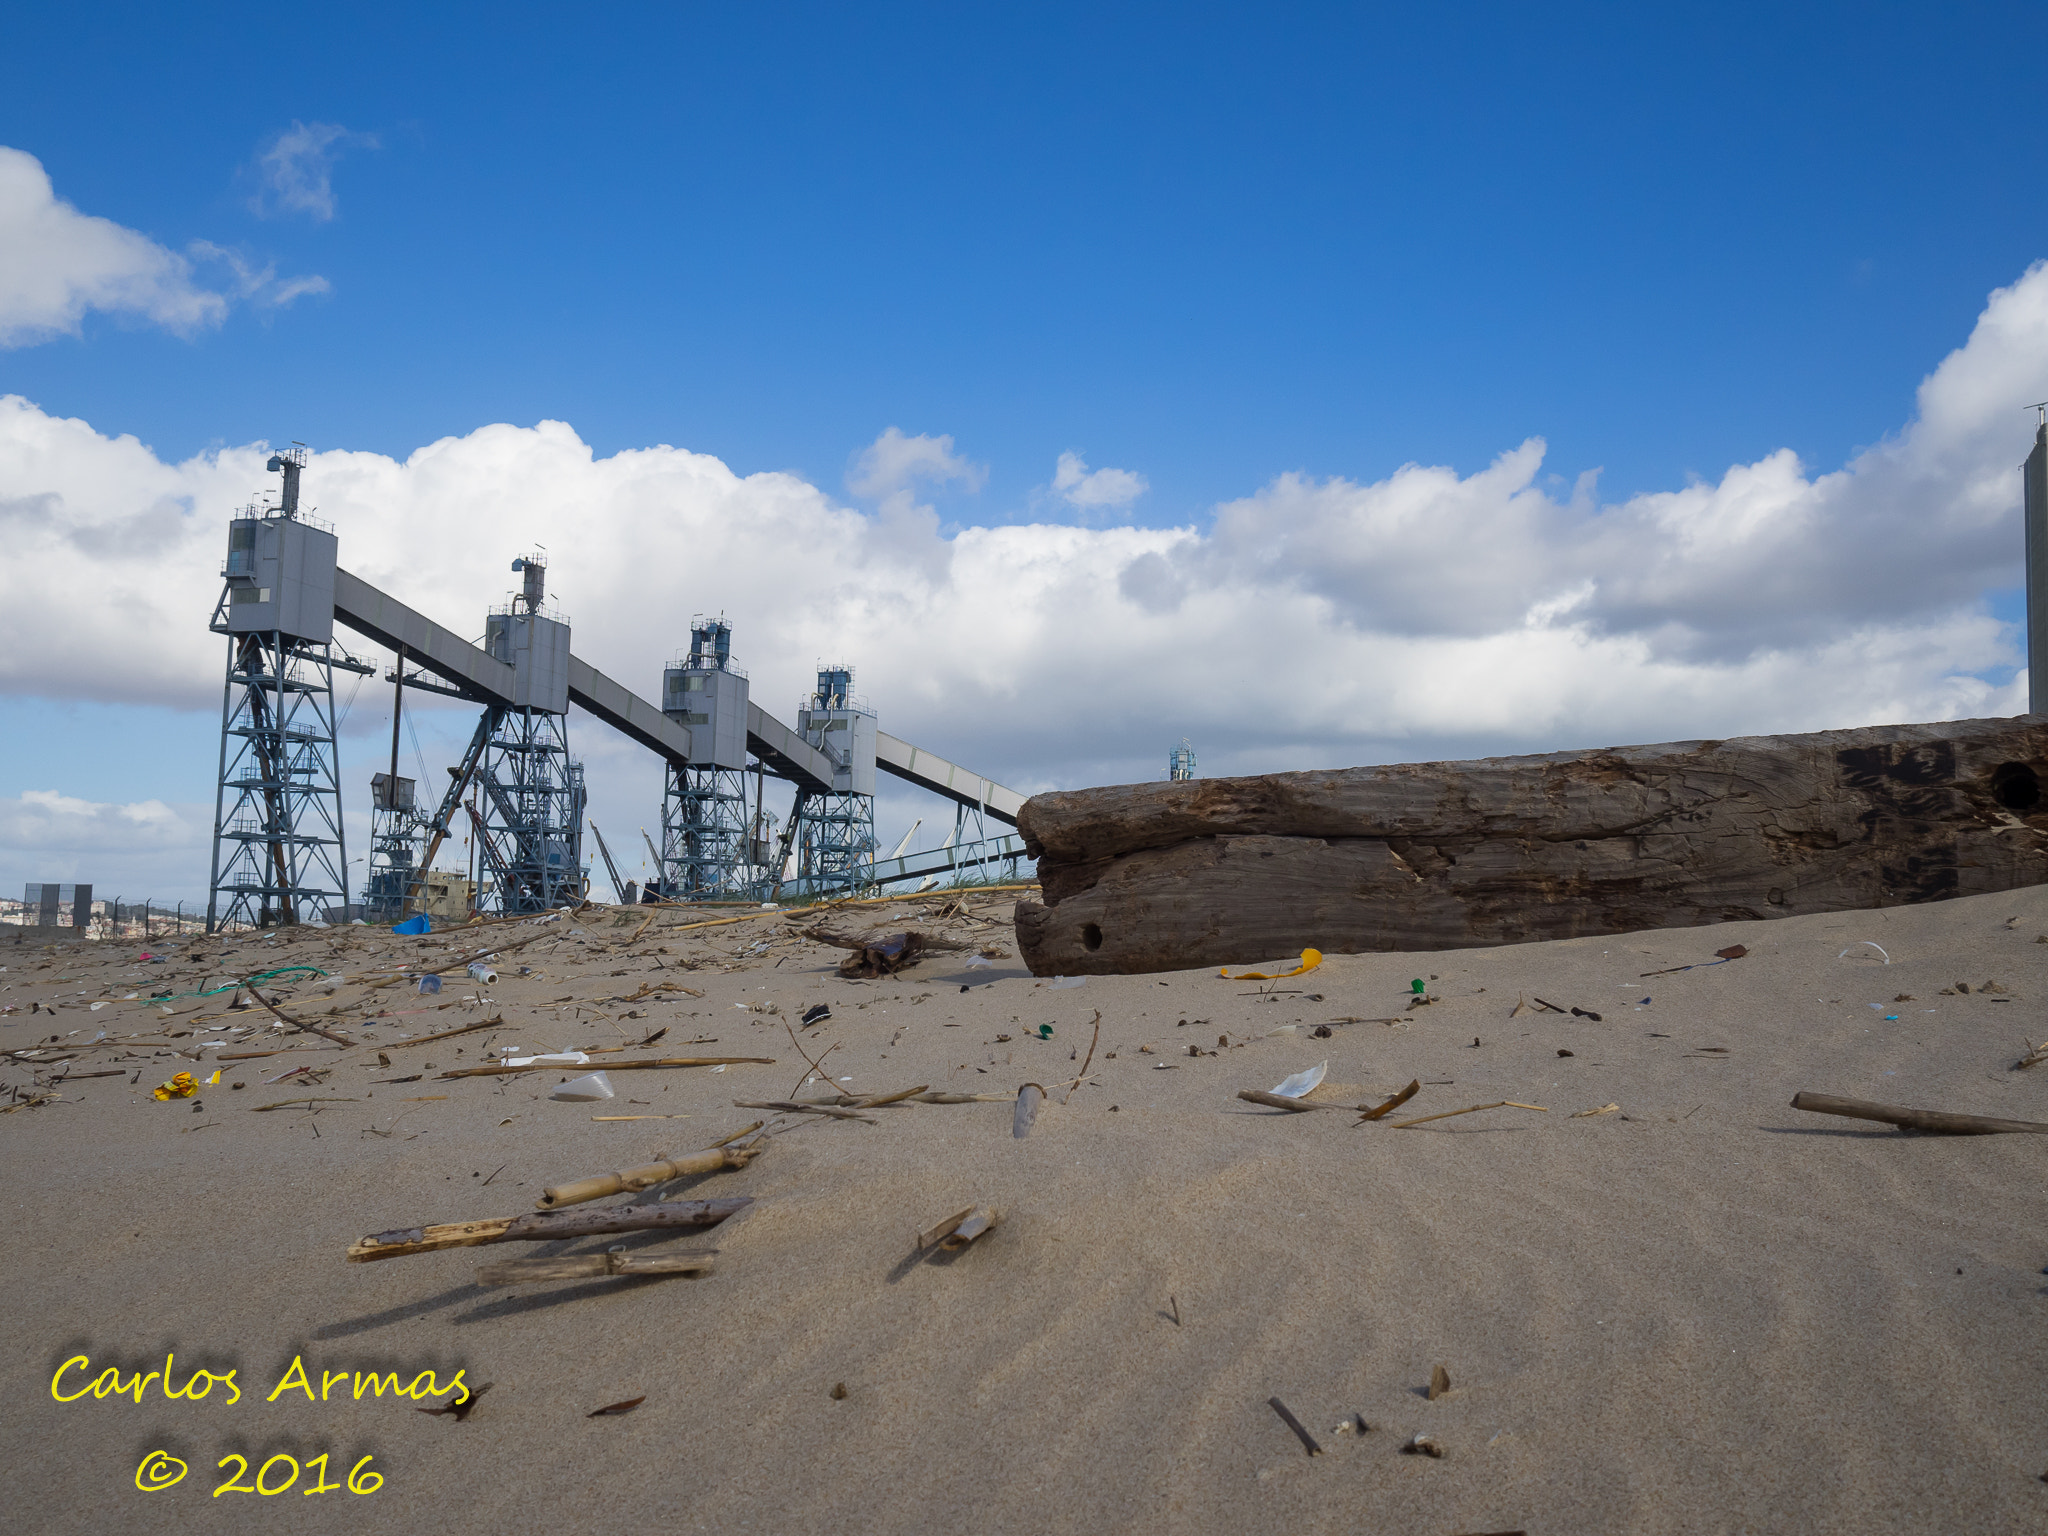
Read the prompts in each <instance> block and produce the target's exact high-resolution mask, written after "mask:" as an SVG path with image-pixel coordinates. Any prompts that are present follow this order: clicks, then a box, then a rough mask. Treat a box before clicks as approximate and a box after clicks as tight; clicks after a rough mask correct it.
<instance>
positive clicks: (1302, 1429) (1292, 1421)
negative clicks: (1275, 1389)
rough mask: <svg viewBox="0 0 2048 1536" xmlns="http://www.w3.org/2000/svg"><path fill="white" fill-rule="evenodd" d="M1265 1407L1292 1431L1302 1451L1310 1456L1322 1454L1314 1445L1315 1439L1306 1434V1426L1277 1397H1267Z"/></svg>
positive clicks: (1321, 1450)
mask: <svg viewBox="0 0 2048 1536" xmlns="http://www.w3.org/2000/svg"><path fill="white" fill-rule="evenodd" d="M1266 1405H1267V1406H1268V1407H1269V1408H1271V1409H1272V1410H1273V1411H1274V1412H1275V1413H1277V1414H1279V1415H1280V1422H1281V1423H1282V1424H1285V1425H1286V1426H1287V1427H1288V1428H1289V1429H1291V1430H1293V1431H1294V1438H1295V1439H1297V1440H1299V1441H1300V1442H1301V1444H1302V1449H1304V1450H1305V1451H1307V1452H1308V1454H1309V1455H1311V1456H1320V1455H1322V1454H1323V1448H1322V1447H1321V1446H1320V1445H1317V1444H1316V1437H1315V1436H1314V1435H1312V1434H1310V1433H1309V1432H1308V1428H1307V1426H1306V1425H1304V1424H1303V1423H1302V1422H1301V1420H1299V1419H1297V1418H1296V1417H1295V1416H1294V1414H1293V1413H1292V1412H1291V1411H1290V1410H1289V1409H1288V1407H1287V1405H1286V1404H1285V1403H1283V1402H1281V1401H1280V1399H1279V1398H1277V1397H1269V1398H1267V1399H1266Z"/></svg>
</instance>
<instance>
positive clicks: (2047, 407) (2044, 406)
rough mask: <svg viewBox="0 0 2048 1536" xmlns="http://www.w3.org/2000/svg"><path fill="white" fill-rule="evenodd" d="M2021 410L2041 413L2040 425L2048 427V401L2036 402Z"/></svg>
mask: <svg viewBox="0 0 2048 1536" xmlns="http://www.w3.org/2000/svg"><path fill="white" fill-rule="evenodd" d="M2021 409H2022V410H2028V411H2039V412H2040V413H2041V425H2042V426H2044V427H2048V400H2036V401H2035V402H2034V403H2033V404H2032V405H2028V406H2022V407H2021Z"/></svg>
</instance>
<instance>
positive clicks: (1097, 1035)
mask: <svg viewBox="0 0 2048 1536" xmlns="http://www.w3.org/2000/svg"><path fill="white" fill-rule="evenodd" d="M1101 1038H1102V1010H1101V1009H1100V1008H1097V1009H1096V1010H1095V1032H1094V1033H1093V1034H1091V1035H1090V1036H1089V1037H1088V1054H1087V1055H1086V1056H1084V1057H1082V1058H1081V1073H1080V1076H1079V1077H1076V1078H1075V1079H1074V1080H1073V1081H1072V1082H1071V1083H1069V1084H1067V1091H1066V1093H1065V1094H1064V1095H1063V1096H1062V1097H1061V1099H1060V1102H1061V1103H1062V1104H1064V1103H1066V1102H1067V1100H1068V1099H1071V1098H1072V1097H1073V1096H1074V1090H1075V1089H1076V1088H1078V1087H1080V1086H1081V1079H1082V1078H1085V1077H1086V1076H1087V1075H1088V1064H1089V1063H1090V1062H1092V1061H1093V1060H1094V1059H1095V1042H1096V1041H1098V1040H1100V1039H1101Z"/></svg>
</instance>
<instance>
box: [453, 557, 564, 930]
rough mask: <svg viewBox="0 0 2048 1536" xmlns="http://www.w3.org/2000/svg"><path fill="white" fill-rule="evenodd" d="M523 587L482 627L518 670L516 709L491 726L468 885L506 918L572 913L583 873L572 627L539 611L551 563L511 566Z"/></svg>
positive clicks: (490, 714)
mask: <svg viewBox="0 0 2048 1536" xmlns="http://www.w3.org/2000/svg"><path fill="white" fill-rule="evenodd" d="M512 569H513V571H514V572H517V573H521V574H523V576H524V578H525V579H524V582H523V584H522V587H521V590H520V591H519V592H518V594H517V595H515V596H514V597H513V599H512V601H511V602H510V603H508V604H507V605H506V606H505V607H504V608H502V609H499V610H497V611H496V612H494V613H492V614H490V615H489V616H488V617H486V619H485V620H484V650H485V651H486V652H487V653H488V654H489V655H490V656H492V657H494V658H495V659H496V660H498V661H501V662H504V663H505V664H506V665H508V666H510V667H511V668H512V691H511V704H510V705H509V706H508V707H503V708H496V707H494V708H492V709H490V710H487V711H486V712H485V715H486V720H487V721H490V722H491V725H490V730H489V733H488V736H487V739H486V740H485V742H484V746H483V751H482V754H481V756H480V757H479V759H478V761H477V764H476V769H475V779H476V790H477V794H476V803H475V804H474V805H473V806H472V807H471V810H470V819H471V822H472V824H473V825H474V826H475V829H476V839H475V843H474V845H473V864H472V868H471V878H472V879H473V880H475V882H476V889H477V890H478V891H479V892H480V893H482V892H484V891H485V889H486V883H487V882H488V897H487V898H483V897H480V899H479V901H478V906H479V907H480V908H481V907H485V906H489V907H491V908H493V909H495V910H496V911H499V912H502V913H505V914H507V915H510V914H512V913H518V912H545V911H546V910H548V909H549V908H550V907H560V906H573V905H574V904H575V903H577V902H579V901H581V900H582V899H583V894H584V891H585V889H586V888H587V884H588V882H587V879H586V871H585V870H584V868H583V807H584V804H585V802H586V800H587V798H588V797H587V796H586V794H585V792H584V787H583V765H582V764H581V763H579V762H577V761H576V760H575V759H573V758H571V757H570V756H569V735H568V714H569V661H570V657H569V626H568V624H567V622H566V621H564V620H563V619H561V618H559V617H557V616H552V615H549V614H547V613H545V612H543V607H544V605H545V603H546V599H547V562H546V561H545V560H544V559H543V558H542V557H541V556H540V555H539V554H537V553H536V554H531V555H522V556H520V558H518V559H517V560H514V561H513V562H512Z"/></svg>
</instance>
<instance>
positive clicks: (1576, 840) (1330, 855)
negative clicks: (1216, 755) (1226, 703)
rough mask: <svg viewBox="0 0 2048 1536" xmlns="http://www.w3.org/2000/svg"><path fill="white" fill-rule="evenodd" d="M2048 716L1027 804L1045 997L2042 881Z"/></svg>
mask: <svg viewBox="0 0 2048 1536" xmlns="http://www.w3.org/2000/svg"><path fill="white" fill-rule="evenodd" d="M2044 785H2048V716H2042V715H2021V716H2018V717H2015V718H2012V719H1999V720H1957V721H1949V722H1945V723H1942V724H1936V725H1901V726H1875V727H1870V728H1867V729H1862V730H1853V731H1819V732H1814V733H1812V734H1809V735H1801V736H1750V737H1742V738H1739V739H1735V740H1730V741H1687V742H1676V743H1671V744H1668V745H1664V746H1648V747H1612V748H1606V749H1602V750H1598V751H1590V752H1558V753H1551V754H1549V755H1546V756H1541V757H1498V758H1483V759H1480V760H1478V761H1474V762H1461V763H1408V764H1400V765H1396V766H1389V767H1379V768H1346V769H1337V770H1330V771H1323V772H1313V773H1277V774H1267V775H1264V776H1261V777H1258V778H1240V779H1206V780H1205V779H1195V780H1186V781H1182V782H1178V783H1163V784H1129V785H1122V786H1117V787H1112V788H1106V789H1087V790H1073V791H1068V792H1064V793H1059V794H1046V795H1035V796H1033V797H1032V798H1031V799H1030V800H1027V801H1026V802H1025V804H1024V808H1023V811H1022V813H1021V814H1020V815H1019V817H1018V827H1019V829H1020V830H1021V831H1022V832H1023V834H1024V838H1025V845H1026V850H1027V851H1028V852H1029V853H1030V854H1031V855H1032V856H1033V857H1034V858H1036V859H1037V860H1038V861H1039V862H1038V876H1039V882H1040V884H1041V885H1042V887H1043V892H1044V901H1043V904H1040V903H1038V902H1034V901H1028V900H1027V901H1021V902H1019V903H1018V905H1017V938H1018V944H1019V948H1020V950H1021V951H1022V954H1023V958H1024V960H1025V962H1026V964H1028V965H1029V966H1030V967H1031V969H1032V971H1033V972H1034V973H1035V974H1037V975H1041V976H1050V975H1069V976H1071V975H1081V974H1085V973H1095V974H1121V973H1128V972H1139V971H1165V970H1179V969H1184V968H1187V967H1191V966H1206V965H1225V964H1237V963H1246V962H1256V961H1260V960H1269V959H1272V958H1274V957H1276V956H1281V955H1292V954H1299V953H1300V952H1301V950H1302V949H1303V947H1304V946H1309V945H1313V946H1314V947H1315V948H1317V949H1321V950H1324V951H1326V952H1334V953H1357V952H1361V951H1373V950H1434V949H1455V948H1463V947H1467V946H1474V945H1490V944H1519V943H1528V942H1532V941H1535V940H1540V939H1563V938H1573V937H1577V936H1579V935H1582V934H1615V933H1628V932H1634V931H1638V930H1641V929H1647V928H1682V927H1695V926H1701V925H1705V924H1709V923H1720V922H1732V921H1742V920H1749V919H1755V918H1769V917H1791V916H1795V915H1797V914H1799V913H1802V912H1833V911H1845V910H1854V909H1859V908H1869V907H1888V906H1898V905H1902V904H1905V903H1909V902H1921V901H1939V900H1942V899H1944V898H1947V897H1951V896H1973V895H1979V894H1982V893H1985V892H1990V891H2005V890H2012V889H2014V888H2016V887H2019V886H2026V885H2036V884H2040V883H2042V882H2044V881H2048V796H2044Z"/></svg>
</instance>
